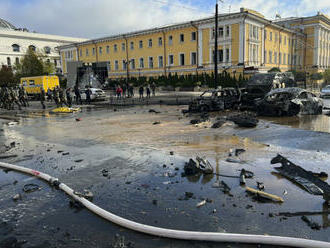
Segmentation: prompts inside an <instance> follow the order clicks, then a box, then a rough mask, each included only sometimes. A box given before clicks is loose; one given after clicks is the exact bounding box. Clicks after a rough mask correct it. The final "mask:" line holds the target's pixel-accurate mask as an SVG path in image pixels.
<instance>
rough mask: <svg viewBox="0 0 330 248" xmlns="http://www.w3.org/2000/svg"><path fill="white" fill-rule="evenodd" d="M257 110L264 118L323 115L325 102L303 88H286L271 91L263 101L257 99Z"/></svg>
mask: <svg viewBox="0 0 330 248" xmlns="http://www.w3.org/2000/svg"><path fill="white" fill-rule="evenodd" d="M255 105H256V110H257V113H258V114H259V115H264V116H294V115H297V114H299V113H300V114H321V113H322V109H323V101H322V100H321V99H320V98H318V97H316V96H315V95H314V94H313V93H311V92H309V91H306V90H304V89H301V88H296V87H293V88H284V89H275V90H272V91H270V92H269V93H268V94H266V96H265V97H264V98H262V99H256V101H255Z"/></svg>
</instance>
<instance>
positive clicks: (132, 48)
mask: <svg viewBox="0 0 330 248" xmlns="http://www.w3.org/2000/svg"><path fill="white" fill-rule="evenodd" d="M130 44H131V50H134V42H133V41H131V43H130Z"/></svg>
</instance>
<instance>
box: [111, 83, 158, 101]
mask: <svg viewBox="0 0 330 248" xmlns="http://www.w3.org/2000/svg"><path fill="white" fill-rule="evenodd" d="M144 93H146V97H147V98H150V97H151V93H152V95H153V96H155V95H156V84H155V83H151V84H150V85H147V86H145V87H144V86H140V87H139V98H140V99H143V98H144ZM116 96H117V99H121V98H122V97H134V88H133V85H132V84H128V86H126V85H125V84H124V85H123V86H121V85H117V87H116Z"/></svg>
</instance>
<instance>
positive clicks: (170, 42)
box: [168, 35, 173, 46]
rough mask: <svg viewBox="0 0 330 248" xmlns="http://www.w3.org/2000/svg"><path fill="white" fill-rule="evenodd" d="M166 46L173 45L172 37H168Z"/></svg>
mask: <svg viewBox="0 0 330 248" xmlns="http://www.w3.org/2000/svg"><path fill="white" fill-rule="evenodd" d="M168 44H169V45H170V46H171V45H172V44H173V36H172V35H170V36H169V37H168Z"/></svg>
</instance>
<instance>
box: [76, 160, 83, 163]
mask: <svg viewBox="0 0 330 248" xmlns="http://www.w3.org/2000/svg"><path fill="white" fill-rule="evenodd" d="M82 161H84V160H83V159H76V160H75V162H76V163H80V162H82Z"/></svg>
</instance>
